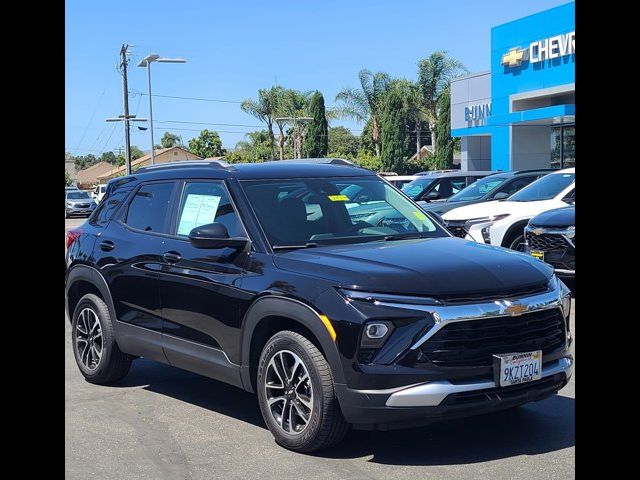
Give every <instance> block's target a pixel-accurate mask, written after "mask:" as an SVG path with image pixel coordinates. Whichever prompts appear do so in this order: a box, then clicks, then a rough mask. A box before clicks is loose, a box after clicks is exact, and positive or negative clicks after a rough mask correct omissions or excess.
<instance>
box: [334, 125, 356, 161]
mask: <svg viewBox="0 0 640 480" xmlns="http://www.w3.org/2000/svg"><path fill="white" fill-rule="evenodd" d="M328 133H329V152H328V155H329V156H331V157H347V158H355V157H356V156H357V155H358V149H359V148H360V139H359V138H358V137H357V136H355V135H354V134H353V133H351V131H349V129H348V128H345V127H342V126H338V127H329V131H328Z"/></svg>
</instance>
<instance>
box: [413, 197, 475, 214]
mask: <svg viewBox="0 0 640 480" xmlns="http://www.w3.org/2000/svg"><path fill="white" fill-rule="evenodd" d="M470 203H471V201H470V200H462V201H460V202H443V203H426V202H418V205H420V206H421V207H422V208H424V209H425V210H426V211H427V212H434V213H437V214H438V215H443V214H445V213H447V212H448V211H450V210H453V209H454V208H459V207H464V206H465V205H469V204H470Z"/></svg>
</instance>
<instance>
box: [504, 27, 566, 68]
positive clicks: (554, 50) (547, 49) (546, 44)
mask: <svg viewBox="0 0 640 480" xmlns="http://www.w3.org/2000/svg"><path fill="white" fill-rule="evenodd" d="M574 53H576V32H575V30H574V31H573V32H569V33H565V34H564V35H555V36H553V37H549V38H545V39H544V40H537V41H535V42H531V43H530V44H529V48H526V49H523V48H520V47H515V48H511V49H509V51H508V52H507V53H505V54H504V55H503V56H502V62H500V64H501V65H503V66H505V67H509V68H513V67H519V66H520V65H522V64H523V63H524V62H526V61H529V63H538V62H542V61H544V60H553V59H554V58H561V57H564V56H566V55H572V54H574Z"/></svg>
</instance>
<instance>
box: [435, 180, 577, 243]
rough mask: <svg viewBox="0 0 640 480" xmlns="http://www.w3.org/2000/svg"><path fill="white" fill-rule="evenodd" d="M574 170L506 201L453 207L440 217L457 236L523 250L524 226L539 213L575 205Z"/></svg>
mask: <svg viewBox="0 0 640 480" xmlns="http://www.w3.org/2000/svg"><path fill="white" fill-rule="evenodd" d="M575 195H576V173H575V168H567V169H564V170H558V171H557V172H554V173H550V174H548V175H545V176H544V177H542V178H539V179H538V180H536V181H535V182H533V183H530V184H529V185H527V186H526V187H524V188H523V189H522V190H520V191H518V192H516V193H514V194H513V195H511V196H510V197H509V198H507V199H505V200H497V201H493V202H485V203H477V204H474V205H467V206H464V207H460V208H455V209H453V210H450V211H449V212H447V213H445V214H444V215H443V216H442V218H443V220H444V221H445V223H446V225H447V228H448V229H449V230H450V231H451V233H453V234H454V235H455V236H457V237H461V238H467V239H469V240H475V241H476V242H480V243H490V244H491V245H498V246H502V247H508V248H511V249H513V250H520V251H524V248H525V240H524V227H526V226H527V223H528V222H529V220H530V219H531V218H533V217H535V216H536V215H538V214H539V213H542V212H545V211H547V210H551V209H552V208H559V207H565V206H567V204H573V203H575Z"/></svg>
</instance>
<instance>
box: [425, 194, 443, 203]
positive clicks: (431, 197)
mask: <svg viewBox="0 0 640 480" xmlns="http://www.w3.org/2000/svg"><path fill="white" fill-rule="evenodd" d="M423 198H424V200H425V201H427V202H430V201H431V200H438V199H439V198H440V194H439V193H438V192H429V193H428V194H427V196H426V197H423Z"/></svg>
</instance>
